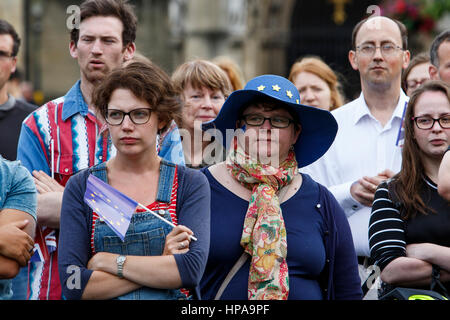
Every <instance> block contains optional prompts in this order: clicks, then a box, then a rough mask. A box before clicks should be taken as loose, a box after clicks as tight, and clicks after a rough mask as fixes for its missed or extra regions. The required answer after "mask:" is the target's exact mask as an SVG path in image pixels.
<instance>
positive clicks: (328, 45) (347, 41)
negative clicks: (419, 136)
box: [286, 0, 380, 100]
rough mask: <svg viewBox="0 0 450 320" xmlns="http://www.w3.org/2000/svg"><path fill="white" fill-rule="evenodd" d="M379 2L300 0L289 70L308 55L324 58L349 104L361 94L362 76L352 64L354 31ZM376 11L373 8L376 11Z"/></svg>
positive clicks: (291, 41)
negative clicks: (351, 50)
mask: <svg viewBox="0 0 450 320" xmlns="http://www.w3.org/2000/svg"><path fill="white" fill-rule="evenodd" d="M379 2H380V1H378V0H311V1H310V0H307V1H305V0H297V1H296V4H295V6H294V11H293V13H292V14H293V15H292V20H291V33H290V44H289V46H288V48H287V59H286V62H287V70H286V75H288V74H289V70H290V68H291V66H292V64H293V63H294V62H295V61H296V60H298V59H299V58H301V57H303V56H305V55H317V56H319V57H321V58H322V59H323V60H324V61H325V62H326V63H327V64H328V65H329V66H330V67H331V68H332V69H333V70H334V71H336V72H337V73H338V75H339V78H340V80H341V83H342V86H343V88H344V93H345V95H346V98H347V100H353V99H354V98H355V96H358V95H359V93H360V90H361V89H360V80H359V74H358V72H356V71H354V70H353V69H352V68H351V66H350V63H349V61H348V52H349V50H350V48H351V34H352V30H353V27H354V26H355V25H356V24H357V23H358V22H359V21H360V20H361V19H363V18H364V17H367V16H370V15H371V14H372V11H370V10H369V13H368V12H367V11H368V8H370V6H374V5H377V4H378V3H379ZM372 8H373V7H372Z"/></svg>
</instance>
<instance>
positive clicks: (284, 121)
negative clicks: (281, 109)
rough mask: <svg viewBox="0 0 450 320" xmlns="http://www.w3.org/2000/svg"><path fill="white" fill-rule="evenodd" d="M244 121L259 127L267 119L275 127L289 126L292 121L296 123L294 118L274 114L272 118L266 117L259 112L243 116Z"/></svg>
mask: <svg viewBox="0 0 450 320" xmlns="http://www.w3.org/2000/svg"><path fill="white" fill-rule="evenodd" d="M242 119H243V120H244V122H245V123H246V124H247V125H249V126H254V127H259V126H262V125H263V123H264V122H265V121H266V120H269V122H270V125H271V126H272V127H274V128H279V129H283V128H287V127H289V125H290V124H291V123H294V121H293V120H292V119H289V118H286V117H283V116H273V117H270V118H265V117H263V116H261V115H258V114H247V115H244V116H242Z"/></svg>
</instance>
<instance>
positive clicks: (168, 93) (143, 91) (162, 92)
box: [92, 61, 182, 131]
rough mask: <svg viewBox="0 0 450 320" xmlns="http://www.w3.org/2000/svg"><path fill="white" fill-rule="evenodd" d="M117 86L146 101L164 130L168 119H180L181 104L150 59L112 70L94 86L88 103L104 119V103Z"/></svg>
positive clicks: (109, 98)
mask: <svg viewBox="0 0 450 320" xmlns="http://www.w3.org/2000/svg"><path fill="white" fill-rule="evenodd" d="M117 89H127V90H130V91H131V92H132V93H133V95H134V96H136V98H138V99H141V100H144V101H146V102H147V103H148V104H149V105H150V106H151V108H152V110H153V112H155V113H156V115H157V116H158V119H159V122H163V123H164V124H165V125H164V128H162V129H161V130H162V131H164V130H166V129H167V128H168V127H169V126H170V124H171V121H172V120H174V121H175V122H177V121H180V120H181V108H182V103H181V100H180V99H179V97H178V95H177V93H176V92H175V90H174V87H173V85H172V82H171V80H170V78H169V76H168V75H167V74H166V73H165V72H164V71H163V70H162V69H161V68H160V67H158V66H157V65H155V64H154V63H152V62H149V63H146V62H141V61H136V62H132V63H130V64H127V65H126V66H124V67H122V68H118V69H116V70H114V71H112V72H111V73H110V74H108V75H107V76H106V78H105V79H104V80H103V81H102V82H101V83H100V84H99V85H98V86H97V87H96V88H95V89H94V92H93V94H92V103H93V105H94V106H95V107H96V108H97V110H98V112H99V113H100V115H101V116H102V117H103V118H105V117H106V113H107V111H108V104H109V101H110V100H111V96H112V94H113V92H114V91H115V90H117Z"/></svg>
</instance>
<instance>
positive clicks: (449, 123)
mask: <svg viewBox="0 0 450 320" xmlns="http://www.w3.org/2000/svg"><path fill="white" fill-rule="evenodd" d="M411 120H413V121H414V122H415V123H416V126H417V128H419V129H422V130H429V129H431V128H433V126H434V123H435V122H436V121H437V122H438V123H439V125H440V126H441V128H442V129H450V114H446V115H445V116H442V117H440V118H438V119H434V118H432V117H429V116H421V117H413V118H411Z"/></svg>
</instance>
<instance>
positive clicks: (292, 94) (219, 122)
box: [202, 75, 338, 168]
mask: <svg viewBox="0 0 450 320" xmlns="http://www.w3.org/2000/svg"><path fill="white" fill-rule="evenodd" d="M261 98H267V99H268V100H270V101H274V102H276V103H278V104H281V105H284V106H286V107H288V108H289V109H290V110H292V111H294V112H295V113H296V114H297V116H298V120H299V123H300V125H301V127H302V131H301V133H300V136H299V138H298V139H297V142H296V143H295V145H294V150H295V155H296V159H297V162H298V166H299V168H301V167H305V166H307V165H309V164H311V163H313V162H314V161H316V160H317V159H319V158H320V157H322V156H323V155H324V154H325V152H327V151H328V149H329V148H330V147H331V145H332V143H333V141H334V139H335V137H336V133H337V130H338V125H337V122H336V120H335V118H334V117H333V115H332V114H331V113H330V112H329V111H326V110H322V109H319V108H315V107H310V106H305V105H302V104H300V94H299V92H298V90H297V88H296V87H295V85H294V84H293V83H292V82H290V81H289V80H287V79H286V78H283V77H280V76H277V75H262V76H259V77H256V78H253V79H252V80H250V81H249V82H248V83H247V85H246V86H245V88H244V89H242V90H237V91H234V92H233V93H232V94H231V95H230V96H229V97H228V99H227V100H226V101H225V103H224V104H223V106H222V109H221V110H220V112H219V114H218V115H217V118H216V119H214V120H212V121H209V122H205V123H203V124H202V129H203V130H204V131H206V130H208V129H214V128H216V129H218V130H220V131H221V133H222V137H223V141H222V144H223V145H224V146H226V147H228V146H227V145H226V143H227V141H226V140H227V139H226V130H227V129H237V127H236V125H237V121H238V120H240V119H238V117H239V116H240V111H241V110H242V109H243V108H244V107H247V106H248V105H249V104H250V103H251V102H252V101H254V100H256V99H258V100H259V99H261ZM228 143H229V141H228Z"/></svg>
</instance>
